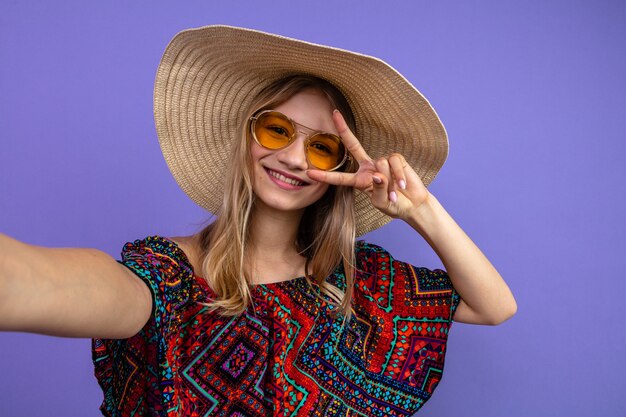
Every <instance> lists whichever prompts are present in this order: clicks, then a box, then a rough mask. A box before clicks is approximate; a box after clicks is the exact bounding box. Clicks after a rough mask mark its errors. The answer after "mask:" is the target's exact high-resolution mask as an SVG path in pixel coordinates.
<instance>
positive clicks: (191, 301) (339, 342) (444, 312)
mask: <svg viewBox="0 0 626 417" xmlns="http://www.w3.org/2000/svg"><path fill="white" fill-rule="evenodd" d="M356 255H357V256H356V265H357V272H356V280H355V281H356V282H355V291H354V303H353V314H352V318H351V319H350V320H349V321H348V322H347V323H346V325H345V326H344V325H343V317H342V316H337V315H335V314H334V313H335V311H336V307H334V306H333V305H332V304H331V303H329V302H328V301H329V300H328V299H327V298H326V296H324V295H323V294H322V293H321V292H320V290H319V288H318V287H317V286H316V285H315V284H313V283H311V282H310V281H309V280H308V279H307V278H305V277H300V278H296V279H294V280H291V281H285V282H279V283H271V284H263V285H256V286H254V287H253V289H252V294H253V295H252V298H253V301H254V305H253V306H251V307H250V308H249V309H248V311H246V312H245V313H243V314H241V315H240V316H237V317H223V316H221V315H219V313H217V312H213V313H210V312H208V311H207V309H206V307H205V306H203V305H202V304H201V303H206V302H208V301H209V300H210V299H211V297H212V295H213V293H212V292H211V290H210V289H209V288H208V286H207V284H206V281H204V280H203V279H202V278H199V277H198V276H196V275H194V272H193V270H192V268H191V265H190V263H189V261H188V259H187V257H186V256H185V254H184V253H183V251H182V250H181V249H180V248H179V247H178V246H177V245H176V244H175V243H173V242H172V241H170V240H168V239H166V238H163V237H160V236H152V237H148V238H146V239H143V240H136V241H135V242H132V243H130V242H129V243H127V244H126V245H125V246H124V248H123V251H122V260H121V261H120V263H122V264H123V265H125V266H126V267H128V268H129V269H130V270H131V271H133V272H134V273H135V274H136V275H137V276H138V277H139V278H141V279H142V280H143V281H144V282H145V283H146V284H147V285H148V286H149V288H150V290H151V292H152V294H153V300H154V303H153V312H152V315H151V317H150V319H149V321H148V322H147V323H146V325H145V326H144V328H143V329H142V330H141V331H140V332H139V333H138V334H137V335H135V336H133V337H131V338H128V339H123V340H113V339H94V340H93V344H92V347H93V350H92V352H93V361H94V366H95V374H96V377H97V379H98V382H99V384H100V386H101V387H102V390H103V393H104V400H103V402H102V405H101V407H100V409H101V411H102V413H103V415H105V416H112V417H113V416H116V417H117V416H119V417H121V416H124V417H127V416H131V417H132V416H168V417H171V416H239V417H243V416H254V417H258V416H320V417H321V416H380V417H382V416H410V415H413V414H414V413H415V412H416V411H417V410H419V409H420V408H421V407H422V405H423V404H424V403H425V402H426V401H427V400H428V399H429V398H430V396H431V395H432V393H433V391H434V390H435V388H436V387H437V384H438V383H439V381H440V380H441V375H442V372H443V367H444V359H445V354H446V343H447V339H448V332H449V330H450V326H451V323H452V317H453V314H454V312H455V310H456V308H457V305H458V303H459V301H460V297H459V295H458V294H457V293H456V291H455V290H454V288H453V287H452V285H451V282H450V279H449V278H448V276H447V274H446V273H445V271H442V270H434V271H431V270H428V269H426V268H417V267H413V266H411V265H409V264H406V263H403V262H400V261H396V260H394V259H393V258H392V257H391V255H390V254H389V253H388V252H387V251H385V250H384V249H382V248H381V247H379V246H375V245H371V244H368V243H364V242H358V244H357V253H356ZM327 280H328V281H329V282H331V283H333V284H334V285H336V286H338V287H339V288H342V289H345V276H344V274H343V269H342V267H341V266H339V267H338V268H337V269H336V270H335V272H334V273H333V274H331V276H329V277H327Z"/></svg>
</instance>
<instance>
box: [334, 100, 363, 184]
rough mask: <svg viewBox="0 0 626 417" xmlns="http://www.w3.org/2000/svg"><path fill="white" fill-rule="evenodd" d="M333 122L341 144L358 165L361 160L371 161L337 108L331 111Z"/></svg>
mask: <svg viewBox="0 0 626 417" xmlns="http://www.w3.org/2000/svg"><path fill="white" fill-rule="evenodd" d="M333 122H335V127H336V128H337V132H338V133H339V136H340V137H341V140H342V141H343V144H344V145H345V146H346V148H347V149H348V152H350V154H352V156H354V159H356V161H357V162H359V165H360V163H361V162H362V161H371V160H372V158H370V156H369V155H368V154H367V152H365V149H363V146H362V145H361V142H359V140H358V139H357V138H356V136H354V133H352V131H351V130H350V128H349V127H348V124H347V123H346V120H345V119H344V118H343V115H342V114H341V112H340V111H339V110H337V109H335V110H334V111H333ZM335 185H337V184H335Z"/></svg>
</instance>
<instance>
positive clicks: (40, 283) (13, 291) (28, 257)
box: [0, 233, 152, 339]
mask: <svg viewBox="0 0 626 417" xmlns="http://www.w3.org/2000/svg"><path fill="white" fill-rule="evenodd" d="M151 310H152V297H151V294H150V290H149V289H148V287H147V286H146V285H145V284H144V283H143V282H142V281H141V280H140V279H139V278H138V277H137V276H136V275H134V274H133V273H132V272H131V271H130V270H128V269H127V268H126V267H124V266H123V265H121V264H119V263H117V262H116V261H115V260H114V259H113V258H112V257H110V256H109V255H107V254H106V253H104V252H102V251H99V250H96V249H75V248H58V249H56V248H54V249H53V248H44V247H41V246H34V245H29V244H26V243H23V242H19V241H17V240H15V239H13V238H10V237H9V236H6V235H3V234H1V233H0V331H18V332H31V333H41V334H47V335H53V336H65V337H88V338H93V337H98V338H113V339H121V338H127V337H130V336H133V335H135V334H136V333H137V332H138V331H139V330H141V328H142V327H143V326H144V324H145V323H146V322H147V321H148V319H149V317H150V313H151Z"/></svg>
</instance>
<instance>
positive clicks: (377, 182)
mask: <svg viewBox="0 0 626 417" xmlns="http://www.w3.org/2000/svg"><path fill="white" fill-rule="evenodd" d="M372 180H373V181H374V182H375V183H376V184H382V183H383V180H382V178H378V177H376V176H372Z"/></svg>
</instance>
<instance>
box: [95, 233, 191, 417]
mask: <svg viewBox="0 0 626 417" xmlns="http://www.w3.org/2000/svg"><path fill="white" fill-rule="evenodd" d="M118 262H120V263H121V264H122V265H124V266H125V267H127V268H128V269H130V270H131V271H132V272H133V273H135V274H136V275H137V276H138V277H139V278H140V279H141V280H142V281H144V282H145V283H146V285H147V286H148V287H149V288H150V291H151V293H152V297H153V309H152V314H151V316H150V319H149V320H148V322H147V323H146V325H145V326H144V328H143V329H142V330H141V331H140V332H139V333H137V334H136V335H135V336H133V337H130V338H128V339H94V340H93V342H92V354H93V362H94V366H95V375H96V378H97V379H98V383H99V384H100V386H101V388H102V390H103V393H104V401H103V403H102V405H101V407H100V409H101V411H102V413H103V414H104V415H105V416H120V417H121V416H131V415H161V414H163V415H164V414H165V411H164V410H163V404H166V403H167V400H168V399H169V398H170V397H171V390H172V386H171V383H170V382H171V381H170V379H171V375H172V364H170V363H169V361H168V359H167V358H168V355H167V351H168V344H169V339H170V338H171V335H172V334H175V332H176V330H177V326H178V323H177V319H176V317H177V316H176V312H177V310H178V309H180V308H181V306H183V305H184V304H185V303H186V302H187V301H188V300H189V287H190V282H191V277H192V275H193V271H192V269H191V266H190V264H189V261H188V260H187V258H186V256H185V254H184V253H183V252H182V250H181V249H180V248H179V247H178V246H177V245H175V244H174V243H173V242H171V241H169V240H167V239H165V238H162V237H158V236H152V237H148V238H146V239H143V240H136V241H134V242H132V243H130V242H129V243H127V244H126V245H124V248H123V250H122V259H121V261H118Z"/></svg>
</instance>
